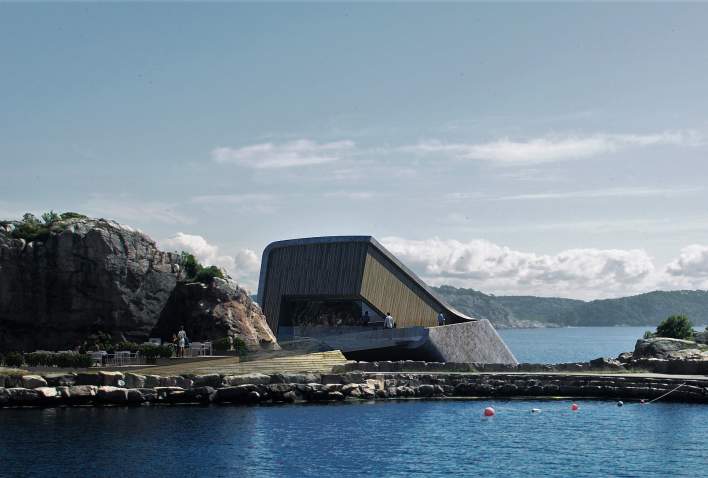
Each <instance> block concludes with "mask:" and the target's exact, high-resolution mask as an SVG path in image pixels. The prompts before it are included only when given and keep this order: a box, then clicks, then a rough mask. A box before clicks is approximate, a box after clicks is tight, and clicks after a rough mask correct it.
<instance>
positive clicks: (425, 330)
mask: <svg viewBox="0 0 708 478" xmlns="http://www.w3.org/2000/svg"><path fill="white" fill-rule="evenodd" d="M308 332H310V334H308V335H309V336H311V337H313V338H315V339H316V340H319V341H320V342H322V344H324V345H326V346H327V347H328V348H331V349H338V350H341V351H342V352H343V353H344V355H346V356H347V358H352V359H355V360H366V361H378V360H426V361H431V362H463V363H498V364H516V363H517V361H516V358H515V357H514V354H512V353H511V351H510V350H509V348H508V347H507V346H506V344H505V343H504V341H503V340H502V339H501V337H499V335H498V334H497V332H496V330H494V327H492V324H491V323H489V321H488V320H478V321H474V322H466V323H462V324H451V325H445V326H442V327H407V328H402V329H374V330H367V331H354V332H351V331H350V332H349V333H327V329H326V328H320V329H319V330H317V331H315V330H312V329H310V330H308ZM312 332H320V334H317V333H312Z"/></svg>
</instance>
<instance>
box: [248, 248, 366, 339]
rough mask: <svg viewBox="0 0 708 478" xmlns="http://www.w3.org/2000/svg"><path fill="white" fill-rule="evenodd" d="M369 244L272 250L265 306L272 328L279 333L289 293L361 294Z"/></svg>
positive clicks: (268, 266) (264, 298)
mask: <svg viewBox="0 0 708 478" xmlns="http://www.w3.org/2000/svg"><path fill="white" fill-rule="evenodd" d="M367 247H368V243H366V242H332V243H314V244H305V245H301V244H300V245H293V246H287V247H278V248H275V249H273V250H272V251H270V253H269V255H268V258H267V271H266V275H265V286H264V289H263V290H264V296H263V299H262V300H263V302H264V303H263V304H261V307H262V308H263V312H264V313H265V316H266V319H267V321H268V325H269V326H270V328H271V330H273V332H275V333H276V334H277V330H278V321H279V320H280V306H281V304H282V299H283V297H285V296H307V295H312V296H322V295H331V296H358V295H359V291H360V290H361V277H362V274H363V269H364V258H365V256H366V251H367ZM264 265H265V264H264Z"/></svg>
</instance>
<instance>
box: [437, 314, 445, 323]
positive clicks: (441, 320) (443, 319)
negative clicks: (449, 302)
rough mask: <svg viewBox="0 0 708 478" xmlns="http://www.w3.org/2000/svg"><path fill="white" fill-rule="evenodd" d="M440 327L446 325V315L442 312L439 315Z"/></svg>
mask: <svg viewBox="0 0 708 478" xmlns="http://www.w3.org/2000/svg"><path fill="white" fill-rule="evenodd" d="M438 325H445V314H443V313H442V312H440V313H439V314H438Z"/></svg>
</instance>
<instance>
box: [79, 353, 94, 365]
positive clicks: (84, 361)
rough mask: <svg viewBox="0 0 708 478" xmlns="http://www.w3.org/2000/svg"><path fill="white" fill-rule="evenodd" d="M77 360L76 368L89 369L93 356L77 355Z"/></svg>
mask: <svg viewBox="0 0 708 478" xmlns="http://www.w3.org/2000/svg"><path fill="white" fill-rule="evenodd" d="M75 355H76V359H75V364H76V368H89V367H90V366H91V365H92V364H93V361H92V360H91V356H90V355H87V354H75Z"/></svg>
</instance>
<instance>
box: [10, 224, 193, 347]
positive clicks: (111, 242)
mask: <svg viewBox="0 0 708 478" xmlns="http://www.w3.org/2000/svg"><path fill="white" fill-rule="evenodd" d="M11 230H12V225H6V226H4V228H3V229H0V349H5V350H34V349H38V348H39V349H41V348H47V349H57V348H59V349H61V348H67V347H70V346H73V345H77V344H80V343H81V341H82V340H83V339H85V338H86V337H87V336H88V335H90V334H93V333H96V332H103V333H108V334H111V335H113V336H114V338H115V339H116V340H119V339H121V338H123V337H124V338H126V339H129V340H143V339H145V338H146V337H147V336H148V334H149V332H150V331H151V330H152V328H153V326H154V325H155V322H156V321H157V317H159V315H160V312H161V311H162V309H163V308H164V306H165V304H166V303H167V299H168V298H169V296H170V293H171V292H172V290H173V289H174V288H175V285H176V284H177V276H178V273H179V256H177V255H176V254H171V253H166V252H161V251H159V250H158V249H157V247H156V245H155V242H154V241H153V240H152V239H150V238H149V237H148V236H146V235H145V234H143V233H142V232H140V231H137V230H134V229H132V228H130V227H127V226H123V225H120V224H118V223H116V222H113V221H107V220H102V219H99V220H95V219H73V220H70V221H67V222H66V223H64V224H62V228H61V230H60V231H53V232H52V233H51V234H49V236H48V237H47V238H46V240H45V241H44V242H40V241H34V242H29V243H28V242H26V241H25V240H23V239H13V238H12V237H11V235H10V231H11Z"/></svg>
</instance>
